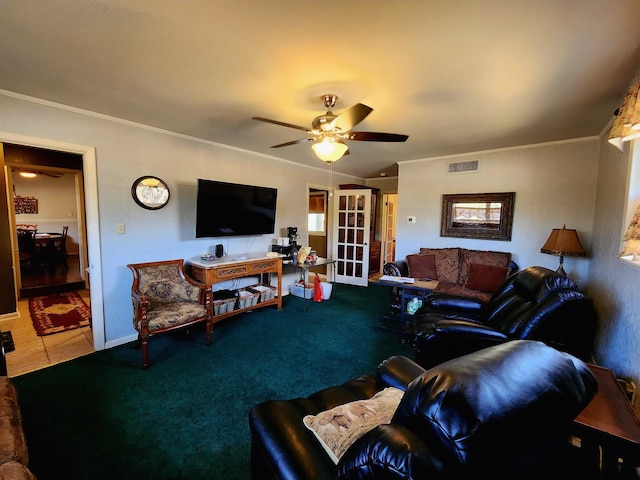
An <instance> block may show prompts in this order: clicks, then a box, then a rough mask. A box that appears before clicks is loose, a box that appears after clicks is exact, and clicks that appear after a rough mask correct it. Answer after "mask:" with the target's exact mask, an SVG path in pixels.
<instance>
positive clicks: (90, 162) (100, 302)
mask: <svg viewBox="0 0 640 480" xmlns="http://www.w3.org/2000/svg"><path fill="white" fill-rule="evenodd" d="M3 143H11V144H15V145H22V146H27V147H37V148H42V149H48V150H50V151H52V152H61V153H73V154H77V155H79V156H80V157H81V159H82V172H83V175H82V176H83V179H84V182H83V183H84V185H83V187H84V194H83V197H82V198H83V202H84V212H83V216H84V218H85V235H86V238H85V245H86V247H85V248H86V252H87V264H86V269H85V270H86V271H87V273H88V275H90V280H91V291H90V303H91V321H92V334H93V346H94V348H95V350H104V348H105V329H104V299H103V287H102V268H101V263H100V259H101V257H102V254H101V248H100V222H99V220H100V217H99V212H98V177H97V157H96V150H95V148H94V147H88V146H83V145H77V144H71V143H65V142H60V141H56V140H47V139H43V138H36V137H29V136H25V135H18V134H14V133H9V132H0V145H2V144H3ZM3 160H4V158H3ZM7 170H8V168H7V167H6V166H5V168H4V169H3V172H4V173H5V178H4V180H5V188H6V187H7V185H6V184H7V181H6V176H7V174H8V172H7ZM6 193H7V196H9V194H10V190H7V192H6ZM3 215H7V214H3ZM8 223H9V222H8V221H7V224H8ZM10 238H11V235H10V232H8V231H7V233H6V238H4V236H3V238H2V239H0V240H1V241H0V244H2V245H4V243H5V241H6V242H7V244H9V242H10ZM11 243H13V242H11ZM88 259H92V261H90V262H89V260H88ZM13 263H14V264H15V260H14V261H13ZM15 296H17V291H16V293H15ZM16 313H17V312H16ZM0 316H2V317H4V318H14V317H15V315H12V314H11V313H10V312H9V313H6V314H5V313H3V314H2V315H0Z"/></svg>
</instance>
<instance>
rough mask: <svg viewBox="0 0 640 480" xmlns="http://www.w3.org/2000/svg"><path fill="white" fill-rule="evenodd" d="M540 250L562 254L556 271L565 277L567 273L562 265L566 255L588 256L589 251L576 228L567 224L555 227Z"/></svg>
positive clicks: (551, 253) (552, 253) (550, 253)
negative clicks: (570, 227) (571, 227)
mask: <svg viewBox="0 0 640 480" xmlns="http://www.w3.org/2000/svg"><path fill="white" fill-rule="evenodd" d="M540 251H541V252H542V253H548V254H549V255H558V256H560V265H559V266H558V269H557V270H556V272H557V273H559V274H560V275H562V276H564V277H566V276H567V273H566V272H565V271H564V268H563V267H562V264H563V263H564V257H586V256H587V252H586V251H585V249H584V247H583V246H582V244H581V243H580V239H579V238H578V233H577V232H576V231H575V230H572V229H569V228H567V227H566V225H563V226H562V228H554V229H553V230H552V231H551V234H550V235H549V238H547V241H546V242H545V243H544V245H543V246H542V248H541V249H540Z"/></svg>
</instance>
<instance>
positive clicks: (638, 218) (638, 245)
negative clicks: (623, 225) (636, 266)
mask: <svg viewBox="0 0 640 480" xmlns="http://www.w3.org/2000/svg"><path fill="white" fill-rule="evenodd" d="M622 240H624V246H623V247H622V251H621V252H620V256H621V257H624V256H627V255H633V259H634V260H636V257H637V255H638V253H639V252H640V205H638V208H636V211H635V213H634V214H633V217H632V218H631V222H630V223H629V227H628V228H627V231H626V232H625V233H624V237H623V238H622Z"/></svg>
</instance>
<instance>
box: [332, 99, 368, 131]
mask: <svg viewBox="0 0 640 480" xmlns="http://www.w3.org/2000/svg"><path fill="white" fill-rule="evenodd" d="M372 111H373V108H371V107H367V106H366V105H364V104H362V103H356V104H355V105H354V106H353V107H351V108H349V109H348V110H345V111H344V112H342V113H341V114H340V115H338V116H337V117H336V118H335V120H334V121H333V122H331V128H339V129H340V131H342V132H348V131H349V130H351V129H352V128H353V127H354V126H356V125H357V124H358V123H360V122H361V121H363V120H364V119H365V118H366V117H367V115H369V114H370V113H371V112H372Z"/></svg>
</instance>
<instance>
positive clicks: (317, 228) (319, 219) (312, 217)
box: [307, 192, 327, 235]
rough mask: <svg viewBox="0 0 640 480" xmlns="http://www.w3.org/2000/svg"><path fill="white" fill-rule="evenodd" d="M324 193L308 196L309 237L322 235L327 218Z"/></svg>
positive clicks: (314, 193)
mask: <svg viewBox="0 0 640 480" xmlns="http://www.w3.org/2000/svg"><path fill="white" fill-rule="evenodd" d="M326 205H327V202H326V192H312V193H310V194H309V218H308V225H307V229H308V231H309V234H310V235H324V234H325V232H326V217H327V206H326Z"/></svg>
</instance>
